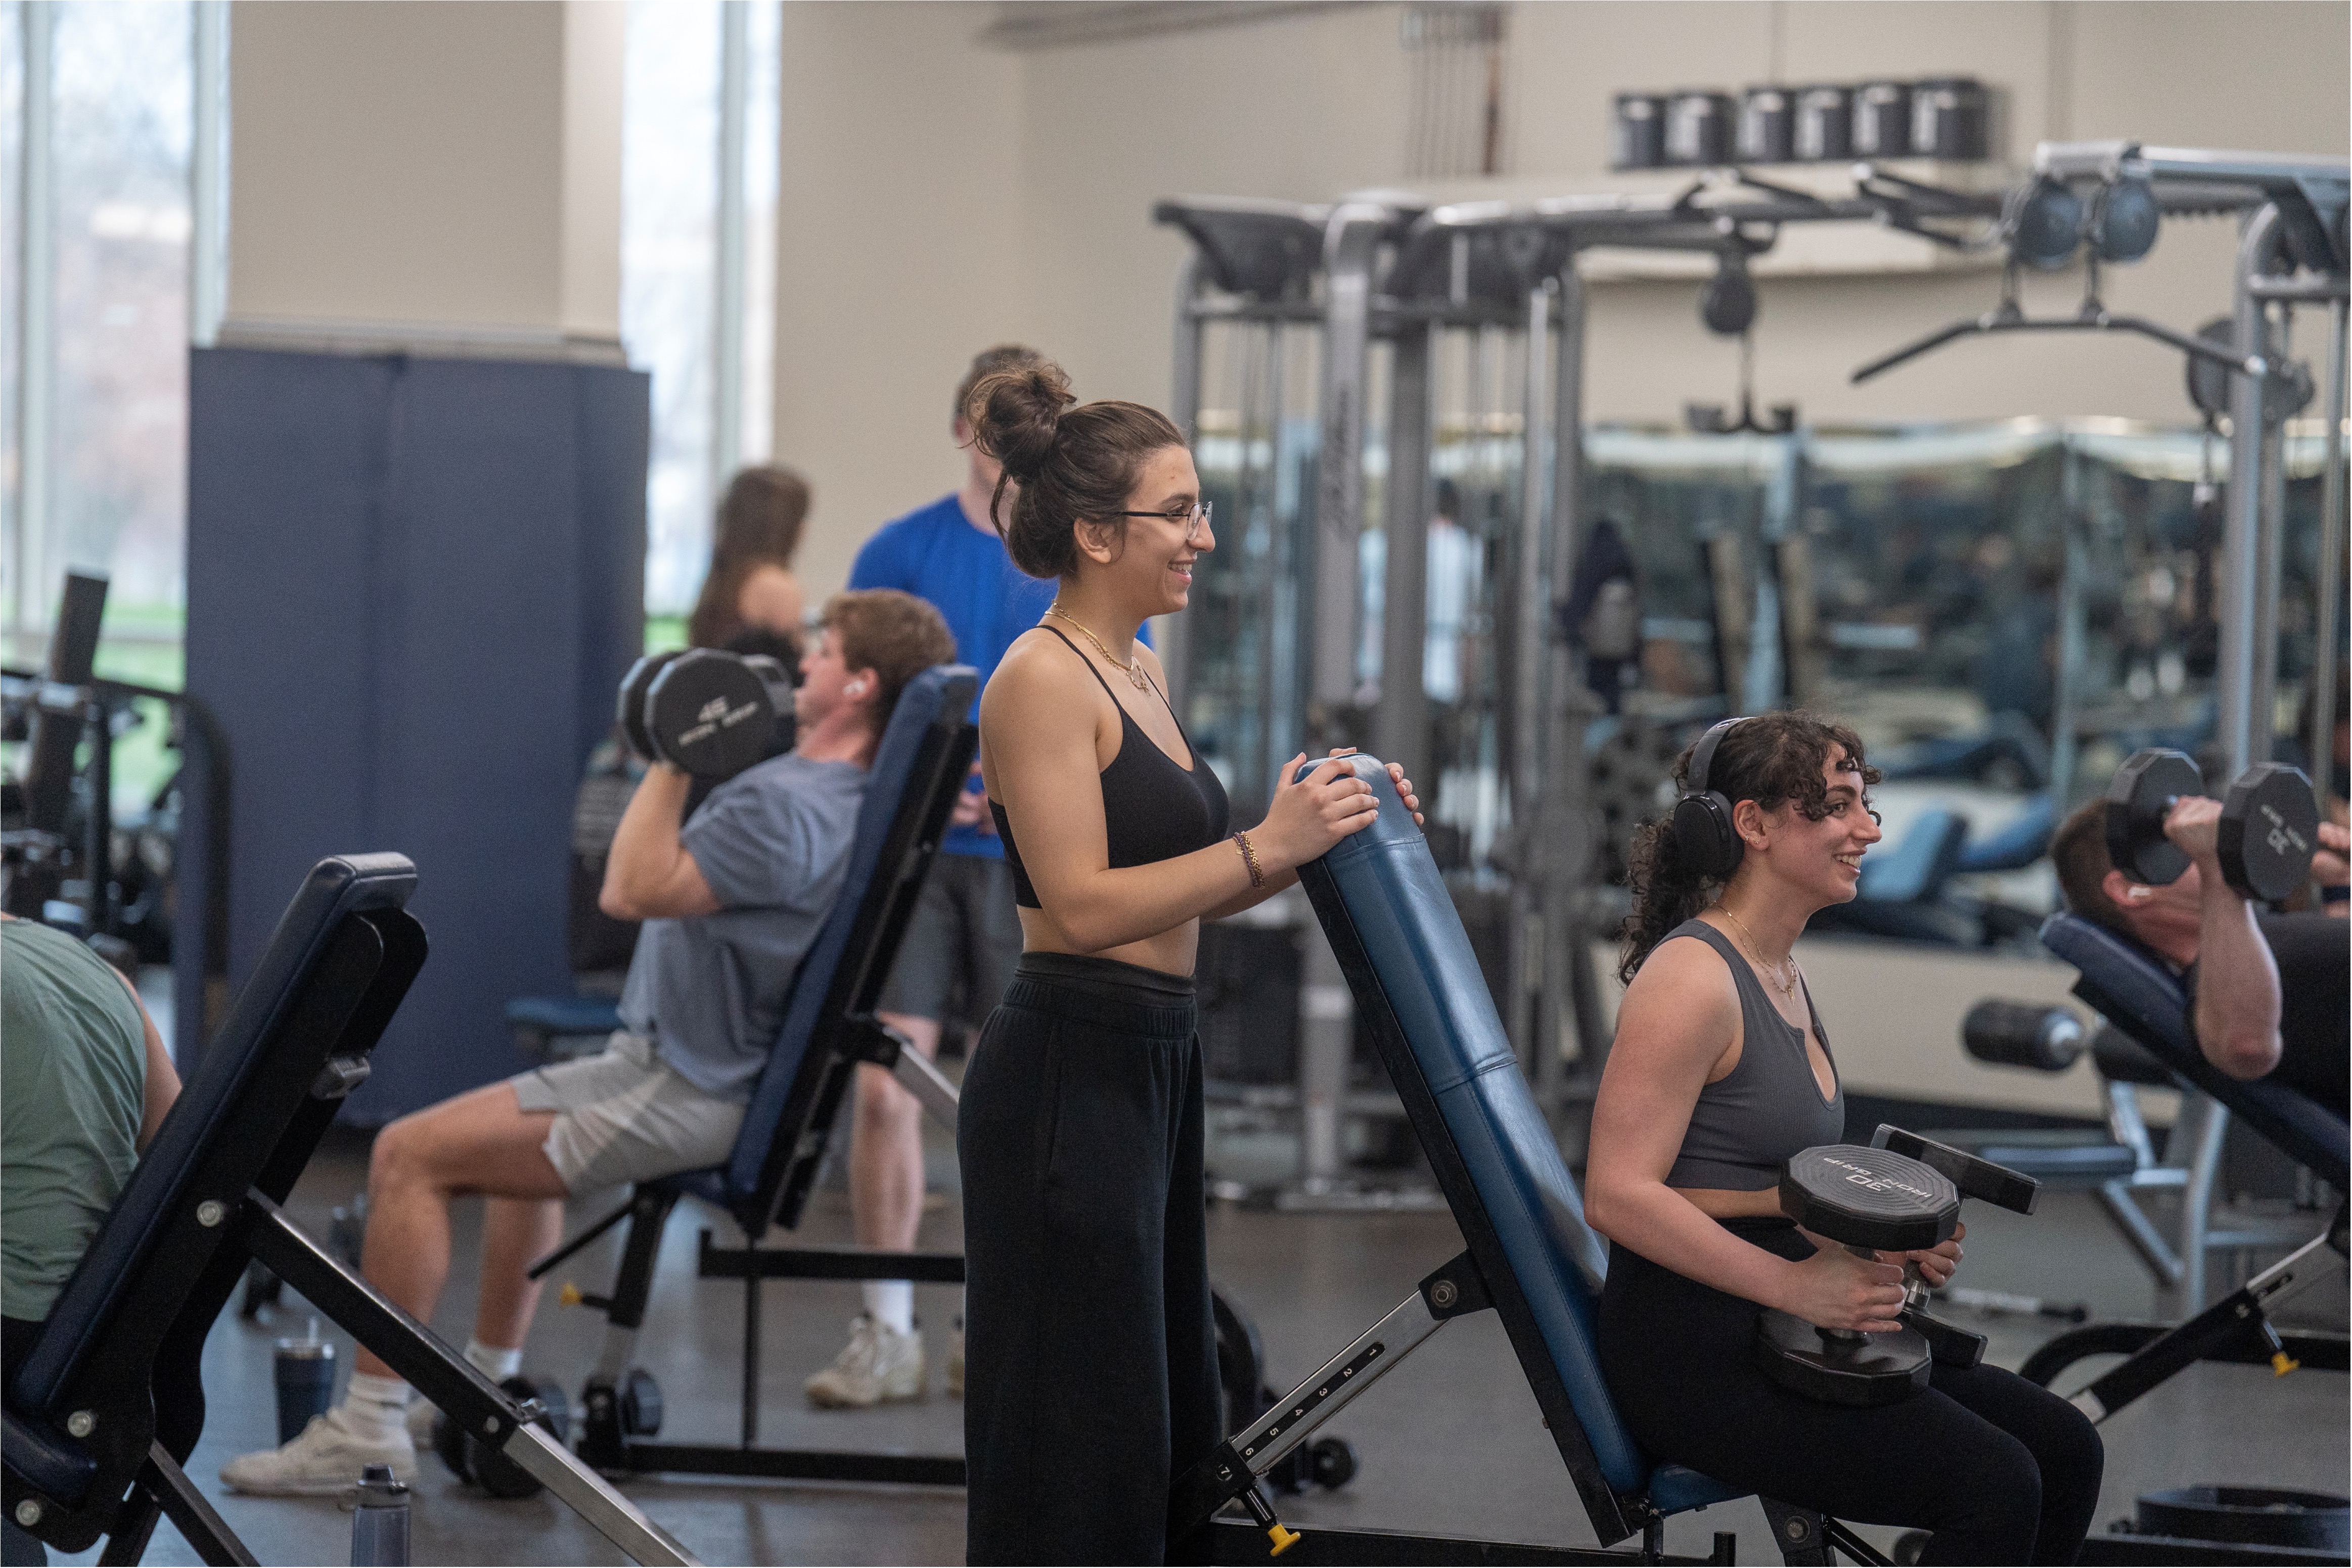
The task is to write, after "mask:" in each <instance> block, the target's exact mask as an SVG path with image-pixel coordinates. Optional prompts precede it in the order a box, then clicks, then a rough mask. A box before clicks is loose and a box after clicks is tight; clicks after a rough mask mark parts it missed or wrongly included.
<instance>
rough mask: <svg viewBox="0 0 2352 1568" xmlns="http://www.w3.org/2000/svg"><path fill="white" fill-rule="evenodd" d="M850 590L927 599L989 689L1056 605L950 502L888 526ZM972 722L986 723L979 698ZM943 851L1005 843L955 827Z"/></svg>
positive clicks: (860, 556) (867, 549) (1047, 588)
mask: <svg viewBox="0 0 2352 1568" xmlns="http://www.w3.org/2000/svg"><path fill="white" fill-rule="evenodd" d="M849 586H850V587H852V588H854V589H855V588H896V589H899V590H901V591H905V592H908V593H911V594H913V595H914V596H915V597H916V598H918V599H921V600H927V601H929V602H930V604H931V605H932V607H933V608H934V609H936V610H938V611H939V612H940V618H941V619H942V620H944V621H946V622H947V623H948V630H949V631H950V632H953V633H954V634H955V642H956V657H957V658H958V659H959V660H961V661H962V662H963V663H964V664H970V665H971V667H972V668H973V669H975V670H978V671H979V672H980V681H981V685H982V686H983V687H985V686H986V685H987V684H988V678H989V677H990V676H991V675H992V674H996V666H997V664H999V663H1000V662H1001V661H1002V660H1003V657H1004V651H1005V650H1006V649H1007V648H1010V647H1011V646H1013V639H1014V638H1016V637H1018V636H1020V635H1021V633H1023V632H1026V631H1027V630H1029V628H1031V627H1032V626H1034V625H1035V624H1037V618H1038V617H1039V616H1041V615H1043V614H1045V606H1047V605H1049V604H1051V603H1053V602H1054V586H1055V585H1054V584H1053V583H1052V582H1050V581H1044V580H1039V579H1037V578H1034V577H1030V576H1028V575H1027V574H1025V573H1024V572H1023V571H1022V570H1021V569H1020V568H1019V567H1017V566H1014V565H1013V558H1012V557H1011V556H1010V555H1008V554H1006V553H1005V549H1004V541H1003V540H1002V539H1000V538H997V537H996V535H995V532H994V531H993V530H990V531H986V532H983V531H982V530H981V529H979V528H973V527H972V526H971V523H970V522H969V521H968V520H967V519H966V518H965V517H964V515H963V507H962V506H961V504H960V503H959V502H958V501H957V500H956V498H955V497H953V496H948V497H943V498H942V499H940V500H937V501H934V502H932V503H931V504H930V505H929V506H928V507H923V508H922V509H921V510H920V511H916V512H909V513H908V514H907V515H906V516H905V517H900V518H899V519H898V521H897V522H895V523H886V524H885V525H883V527H882V528H881V530H880V531H879V532H877V534H876V535H875V536H874V537H873V538H870V539H867V540H866V544H865V546H864V548H863V549H859V550H858V552H857V564H856V565H855V566H853V567H851V568H850V569H849ZM971 717H972V722H973V723H975V724H977V723H979V722H980V698H979V696H978V695H974V696H973V697H972V700H971ZM940 852H941V853H943V854H951V855H982V856H986V857H988V858H990V859H996V860H1001V859H1003V855H1004V844H1003V841H1002V840H1000V839H999V838H997V836H996V835H995V834H994V833H991V832H984V831H982V830H981V829H980V828H978V827H969V828H950V829H949V830H948V832H947V836H946V838H944V839H942V840H941V841H940Z"/></svg>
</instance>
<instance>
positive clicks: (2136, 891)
mask: <svg viewBox="0 0 2352 1568" xmlns="http://www.w3.org/2000/svg"><path fill="white" fill-rule="evenodd" d="M2155 891H2156V889H2154V888H2152V887H2141V886H2138V885H2137V884H2135V885H2134V886H2133V888H2132V890H2131V892H2130V894H2128V895H2127V896H2129V897H2131V898H2135V899H2140V898H2146V897H2147V895H2148V894H2151V893H2154V892H2155Z"/></svg>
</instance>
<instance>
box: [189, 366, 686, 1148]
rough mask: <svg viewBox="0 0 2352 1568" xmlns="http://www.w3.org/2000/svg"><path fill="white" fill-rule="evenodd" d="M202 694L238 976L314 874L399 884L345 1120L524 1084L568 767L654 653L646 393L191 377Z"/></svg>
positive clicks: (568, 808) (195, 597)
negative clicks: (211, 740) (378, 866)
mask: <svg viewBox="0 0 2352 1568" xmlns="http://www.w3.org/2000/svg"><path fill="white" fill-rule="evenodd" d="M189 383H190V384H189V402H190V427H189V465H188V556H187V562H188V564H187V573H188V587H187V594H188V631H187V660H188V689H189V690H190V691H191V692H193V693H194V694H195V695H198V696H201V697H203V698H204V699H205V701H206V702H208V703H210V704H211V705H212V706H213V708H214V709H215V712H217V713H218V715H219V716H220V718H221V721H222V724H223V725H224V726H225V727H226V731H227V734H228V737H229V742H230V745H231V747H233V749H234V754H235V759H236V800H235V813H236V816H235V839H234V842H233V844H232V846H231V852H230V865H229V878H230V882H229V896H230V917H229V918H230V936H229V969H230V978H231V983H232V985H239V984H242V983H243V982H244V980H245V978H246V977H247V974H248V973H249V972H250V970H251V967H252V966H253V964H254V963H255V961H256V959H257V957H258V956H259V954H260V952H261V950H262V948H263V946H265V944H266V943H267V942H268V937H269V933H270V929H271V925H272V924H273V922H274V920H275V918H276V914H277V911H276V909H275V907H274V896H275V894H276V892H277V890H279V889H282V888H285V887H287V886H289V885H292V884H294V883H298V882H299V881H300V879H301V877H302V875H303V873H305V872H306V871H307V870H308V869H309V868H310V865H311V864H312V863H313V862H316V861H318V860H319V859H320V858H321V857H323V856H326V855H329V854H332V853H333V852H336V851H337V850H339V849H341V848H342V847H344V846H346V845H349V844H353V843H380V844H384V845H388V846H391V847H393V848H396V849H398V850H399V851H400V852H403V853H404V854H406V855H408V856H409V857H410V858H411V859H413V860H414V861H415V863H416V866H417V869H418V872H419V873H420V877H421V885H422V891H421V893H420V894H419V896H418V898H417V901H416V904H415V914H416V915H417V916H418V918H419V919H421V920H422V921H423V922H424V924H425V927H426V929H427V930H428V931H429V932H430V933H431V935H432V939H433V961H432V962H431V963H430V964H428V965H427V966H426V967H425V971H424V973H423V975H422V976H420V977H419V978H418V980H417V983H416V985H415V989H414V990H413V991H411V993H410V994H409V997H408V999H407V1002H406V1004H405V1005H404V1007H403V1008H402V1009H401V1011H400V1014H399V1016H398V1017H397V1018H396V1019H394V1022H393V1025H392V1028H391V1030H389V1031H388V1032H387V1034H386V1036H385V1039H384V1042H383V1048H382V1049H381V1050H380V1051H378V1052H377V1053H376V1056H375V1071H374V1075H373V1078H372V1079H371V1080H370V1081H369V1082H368V1083H367V1084H366V1085H365V1086H364V1087H363V1088H362V1090H361V1091H360V1092H358V1093H357V1094H355V1095H353V1096H352V1101H351V1102H350V1103H349V1104H348V1106H347V1107H346V1113H347V1114H349V1115H351V1116H352V1118H353V1119H355V1120H358V1121H362V1122H367V1123H380V1122H383V1121H388V1120H390V1119H391V1118H393V1117H394V1116H397V1115H399V1114H401V1113H404V1112H406V1111H410V1110H414V1109H415V1108H416V1107H418V1106H420V1105H425V1104H427V1103H432V1102H433V1101H436V1100H438V1099H441V1098H443V1097H445V1096H446V1095H449V1094H453V1093H456V1092H458V1091H460V1090H463V1089H467V1088H470V1087H472V1086H474V1085H476V1084H478V1083H483V1082H488V1081H490V1080H492V1079H495V1078H498V1077H500V1076H503V1075H505V1074H508V1073H510V1072H513V1071H520V1068H521V1066H522V1065H523V1063H522V1061H521V1059H520V1056H519V1055H518V1054H517V1053H516V1051H514V1049H513V1047H512V1044H511V1042H510V1040H509V1037H508V1034H507V1030H506V1028H505V1025H504V1023H503V1020H502V1012H503V1009H504V1008H505V1006H506V1003H507V1001H508V999H509V998H512V997H514V996H518V995H523V994H529V993H532V992H539V991H561V990H566V989H568V988H569V987H570V979H571V977H570V973H569V970H568V967H567V965H566V962H565V958H564V952H563V929H564V925H563V922H564V901H565V896H566V865H567V859H566V857H567V854H568V852H569V845H570V834H571V812H572V793H573V790H574V789H575V787H576V785H577V783H578V780H579V773H580V768H581V765H582V762H583V760H584V758H586V756H587V753H588V751H589V749H590V747H593V745H594V744H595V742H596V741H597V739H598V738H599V737H601V736H602V735H603V734H604V730H605V728H606V727H608V726H609V724H610V722H611V713H612V700H613V690H614V686H615V685H617V684H618V682H619V680H620V677H621V675H622V674H624V673H625V671H626V670H627V668H628V665H629V662H630V661H631V660H632V659H633V658H635V655H636V653H637V652H638V651H639V649H641V648H642V646H643V645H644V640H645V620H644V609H643V603H644V580H645V538H646V520H645V519H646V512H645V492H646V459H647V451H648V442H649V432H650V423H649V421H650V414H649V401H648V399H649V382H648V378H647V377H646V376H645V375H644V374H643V373H641V372H638V371H629V370H625V369H621V368H618V367H606V366H589V365H568V364H551V363H516V362H506V361H485V360H423V359H409V358H404V357H398V356H376V357H362V356H346V355H330V354H306V353H284V352H276V351H264V350H244V349H206V350H195V351H194V354H193V355H192V362H191V366H190V377H189Z"/></svg>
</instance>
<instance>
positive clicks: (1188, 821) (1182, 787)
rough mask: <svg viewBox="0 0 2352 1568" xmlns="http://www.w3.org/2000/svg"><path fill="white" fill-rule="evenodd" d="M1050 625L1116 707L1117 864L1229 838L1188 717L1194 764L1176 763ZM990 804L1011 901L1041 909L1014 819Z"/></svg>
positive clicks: (1221, 796) (1161, 857)
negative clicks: (1010, 876) (1010, 870)
mask: <svg viewBox="0 0 2352 1568" xmlns="http://www.w3.org/2000/svg"><path fill="white" fill-rule="evenodd" d="M1045 630H1046V631H1048V632H1053V633H1054V635H1055V636H1056V637H1061V638H1062V641H1063V643H1066V644H1067V645H1068V647H1069V650H1070V652H1071V653H1076V654H1077V655H1078V657H1079V658H1081V659H1084V660H1086V666H1087V669H1088V670H1090V671H1092V672H1093V674H1094V677H1095V680H1096V681H1097V683H1099V684H1100V685H1101V686H1102V689H1103V693H1104V695H1107V696H1108V697H1109V698H1110V700H1111V706H1114V707H1116V708H1118V733H1119V739H1118V756H1116V757H1114V758H1111V759H1110V766H1109V767H1108V768H1104V769H1103V770H1102V793H1103V834H1104V837H1105V838H1106V839H1107V840H1108V847H1109V849H1110V863H1111V865H1112V867H1113V868H1114V869H1117V868H1118V867H1121V866H1131V865H1150V864H1151V863H1152V862H1155V861H1165V860H1174V859H1175V858H1176V857H1177V856H1178V855H1187V854H1191V853H1192V852H1193V851H1194V850H1202V849H1206V848H1208V847H1209V846H1210V845H1211V844H1213V843H1215V842H1216V841H1218V840H1220V839H1222V838H1223V837H1224V836H1225V825H1226V821H1227V819H1228V817H1229V815H1230V812H1231V807H1230V806H1229V804H1228V803H1227V801H1226V800H1225V787H1224V786H1223V784H1221V783H1219V782H1218V781H1217V775H1216V771H1215V769H1213V768H1211V767H1209V765H1208V764H1207V763H1205V762H1202V760H1201V752H1200V748H1199V747H1195V746H1194V745H1193V744H1192V737H1191V736H1189V735H1185V734H1184V721H1183V720H1182V719H1181V718H1178V719H1176V733H1177V734H1178V735H1180V736H1183V737H1184V749H1185V750H1187V751H1189V752H1191V753H1192V767H1190V768H1179V767H1177V766H1176V759H1175V758H1172V757H1171V756H1169V755H1168V754H1167V753H1166V752H1164V751H1162V750H1160V747H1159V746H1158V745H1157V744H1156V743H1154V742H1153V740H1152V738H1151V737H1150V736H1148V735H1146V734H1144V733H1143V727H1142V726H1141V725H1139V724H1138V723H1136V722H1135V719H1134V717H1133V716H1131V715H1129V713H1128V711H1127V706H1126V705H1125V704H1123V703H1121V702H1120V701H1119V700H1118V694H1117V693H1115V692H1113V691H1112V690H1111V689H1110V683H1109V682H1108V681H1106V680H1104V679H1103V678H1102V672H1101V671H1100V670H1097V669H1095V662H1094V661H1093V660H1092V659H1088V658H1087V655H1086V653H1084V651H1083V650H1081V649H1080V648H1079V647H1078V645H1077V644H1076V643H1072V642H1070V640H1069V639H1068V638H1067V637H1063V636H1062V632H1061V629H1060V628H1059V627H1056V626H1048V627H1046V628H1045ZM1153 689H1154V690H1155V691H1156V690H1158V688H1157V687H1156V686H1155V687H1154V688H1153ZM1167 700H1168V699H1167V698H1166V697H1165V696H1162V697H1161V698H1160V701H1162V702H1166V701H1167ZM1168 716H1169V717H1171V718H1176V710H1175V709H1174V708H1172V707H1171V708H1170V709H1169V710H1168ZM988 809H989V811H990V812H991V814H992V815H993V816H994V817H995V818H996V831H997V835H998V836H999V837H1000V838H1002V839H1003V841H1004V859H1005V863H1007V864H1008V865H1010V866H1011V867H1012V868H1013V902H1014V903H1016V904H1019V905H1020V906H1021V907H1022V908H1024V909H1040V908H1043V907H1044V905H1042V904H1039V903H1038V902H1037V890H1036V889H1035V888H1034V887H1033V886H1031V885H1030V883H1029V873H1027V872H1026V871H1024V870H1023V869H1022V865H1021V851H1020V850H1019V849H1018V848H1017V847H1015V846H1014V844H1013V824H1012V822H1011V821H1007V820H1006V818H1005V815H1004V808H1003V807H1002V806H1000V805H998V804H997V803H996V802H995V801H994V800H991V801H989V803H988Z"/></svg>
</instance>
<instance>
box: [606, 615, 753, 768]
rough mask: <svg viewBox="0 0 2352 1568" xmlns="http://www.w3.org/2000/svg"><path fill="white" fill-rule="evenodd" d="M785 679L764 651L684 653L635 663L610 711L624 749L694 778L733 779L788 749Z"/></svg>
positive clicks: (655, 655)
mask: <svg viewBox="0 0 2352 1568" xmlns="http://www.w3.org/2000/svg"><path fill="white" fill-rule="evenodd" d="M616 709H617V712H616V716H617V717H618V719H619V721H620V726H621V732H622V734H623V735H624V736H625V737H627V739H628V742H629V746H630V748H631V749H632V750H634V751H635V752H636V754H637V755H638V756H640V757H644V758H647V759H649V760H654V761H661V762H667V763H669V764H671V765H672V766H673V767H677V768H683V769H684V770H685V771H686V772H688V773H690V774H692V775H694V777H696V778H697V779H709V780H713V781H717V780H719V779H732V778H733V777H734V776H735V775H736V774H738V773H740V772H742V771H743V770H744V769H745V768H750V767H751V766H752V765H754V764H755V763H760V762H764V761H766V760H767V759H768V758H771V757H776V756H781V755H782V753H784V752H787V751H790V750H791V749H792V748H793V739H794V737H795V732H796V729H797V725H796V723H795V720H794V716H793V678H792V675H791V673H790V672H788V671H787V670H786V669H785V668H784V666H783V665H782V664H780V663H778V662H777V661H776V660H774V659H772V658H769V657H768V656H767V655H765V654H762V653H750V654H744V653H726V652H723V651H721V650H719V649H716V648H690V649H688V650H687V651H686V652H684V653H652V654H647V655H646V657H645V658H642V659H640V660H638V661H637V662H636V664H635V665H634V666H633V667H632V668H631V669H630V671H629V674H628V675H627V677H626V678H625V679H624V680H623V681H622V682H621V691H620V697H619V700H618V703H617V705H616Z"/></svg>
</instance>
